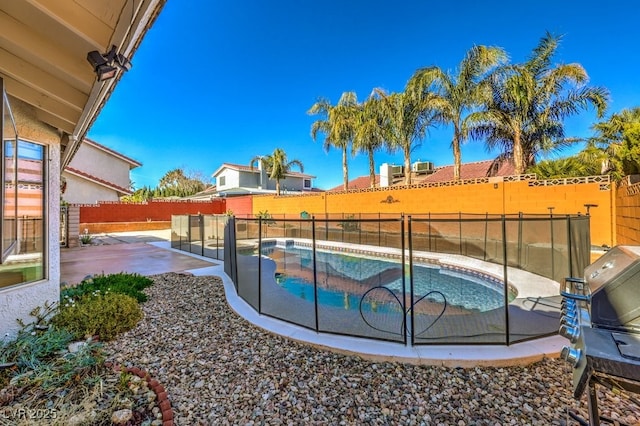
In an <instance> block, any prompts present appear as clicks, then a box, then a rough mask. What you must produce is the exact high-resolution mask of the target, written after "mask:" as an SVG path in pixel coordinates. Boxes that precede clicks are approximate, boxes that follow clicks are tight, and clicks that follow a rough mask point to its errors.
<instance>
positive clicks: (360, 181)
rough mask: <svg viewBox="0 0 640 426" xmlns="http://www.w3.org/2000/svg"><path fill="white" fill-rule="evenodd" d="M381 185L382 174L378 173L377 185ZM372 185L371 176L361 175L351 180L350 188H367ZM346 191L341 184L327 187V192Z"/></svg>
mask: <svg viewBox="0 0 640 426" xmlns="http://www.w3.org/2000/svg"><path fill="white" fill-rule="evenodd" d="M379 185H380V175H376V186H379ZM369 187H371V176H369V175H366V176H360V177H357V178H355V179H353V180H350V181H349V189H365V188H369ZM339 191H344V185H343V184H340V185H338V186H336V187H333V188H331V189H327V192H339Z"/></svg>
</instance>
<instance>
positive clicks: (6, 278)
mask: <svg viewBox="0 0 640 426" xmlns="http://www.w3.org/2000/svg"><path fill="white" fill-rule="evenodd" d="M3 101H4V102H3V118H4V123H3V126H2V144H0V151H1V156H2V159H3V163H2V173H0V177H1V178H2V209H1V211H0V214H1V215H2V228H1V231H0V232H1V233H2V235H1V238H0V241H1V246H2V258H1V262H0V289H2V288H3V287H8V286H12V285H16V284H21V283H27V282H31V281H37V280H41V279H44V277H45V269H44V259H45V256H44V251H45V248H46V244H45V229H46V226H45V220H46V216H45V214H44V212H45V208H44V200H45V195H44V194H45V185H44V182H45V171H46V168H45V164H46V161H45V160H46V149H45V147H44V146H43V145H40V144H37V143H34V142H29V141H25V140H20V139H19V138H18V134H17V132H16V127H15V125H14V124H13V117H12V116H11V109H10V107H9V103H8V98H7V96H6V94H4V91H3Z"/></svg>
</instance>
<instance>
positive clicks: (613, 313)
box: [585, 246, 640, 332]
mask: <svg viewBox="0 0 640 426" xmlns="http://www.w3.org/2000/svg"><path fill="white" fill-rule="evenodd" d="M585 280H586V282H587V284H588V286H589V290H590V292H591V321H592V325H593V326H594V327H603V328H609V329H615V330H621V331H633V332H640V247H637V246H616V247H614V248H613V249H611V250H610V251H609V252H607V253H606V254H604V255H603V256H602V257H601V258H600V259H598V260H597V261H595V262H594V263H592V264H591V265H589V266H588V267H587V268H586V269H585Z"/></svg>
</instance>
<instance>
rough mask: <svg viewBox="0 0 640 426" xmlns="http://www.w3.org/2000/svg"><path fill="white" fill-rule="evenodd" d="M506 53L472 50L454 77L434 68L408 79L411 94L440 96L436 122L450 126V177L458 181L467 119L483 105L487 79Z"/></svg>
mask: <svg viewBox="0 0 640 426" xmlns="http://www.w3.org/2000/svg"><path fill="white" fill-rule="evenodd" d="M506 57H507V56H506V54H505V52H504V51H503V50H502V49H500V48H497V47H487V46H474V47H472V48H471V49H470V50H469V51H468V52H467V54H466V56H465V57H464V59H463V60H462V62H460V64H459V66H458V73H457V74H456V75H453V74H451V73H450V72H445V71H443V70H442V69H440V68H439V67H437V66H432V67H427V68H422V69H419V70H418V71H416V72H415V73H414V75H413V76H412V77H411V86H412V87H413V89H412V90H418V91H419V90H421V89H422V90H424V91H431V90H437V91H438V92H439V95H440V98H441V101H442V106H441V107H440V112H439V113H438V117H437V118H438V120H439V121H440V122H442V123H445V124H448V123H450V124H451V125H453V139H452V140H451V147H452V149H453V161H454V169H453V177H454V179H455V180H459V179H460V164H461V163H462V156H461V153H460V145H461V144H462V143H463V142H464V141H465V139H466V138H467V133H468V132H467V126H466V116H465V114H467V113H468V112H469V111H470V110H472V109H473V108H474V107H476V106H479V105H482V104H483V103H484V102H485V101H486V95H487V91H486V75H487V73H488V72H489V71H490V70H491V69H492V68H493V67H495V66H497V65H499V64H501V63H502V62H504V61H505V60H506Z"/></svg>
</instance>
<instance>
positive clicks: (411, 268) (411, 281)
mask: <svg viewBox="0 0 640 426" xmlns="http://www.w3.org/2000/svg"><path fill="white" fill-rule="evenodd" d="M408 219H409V220H408V226H409V303H410V305H409V315H411V331H410V333H411V346H414V345H415V344H416V336H415V334H414V332H413V330H415V323H414V319H413V317H414V312H413V231H412V226H411V215H409V216H408ZM403 263H404V262H403ZM403 276H404V271H403ZM403 289H404V285H403ZM403 292H404V290H403ZM403 296H404V295H403ZM405 312H406V311H405ZM405 324H406V315H405ZM404 336H405V337H404V344H405V346H406V345H407V332H406V326H405V333H404Z"/></svg>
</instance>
